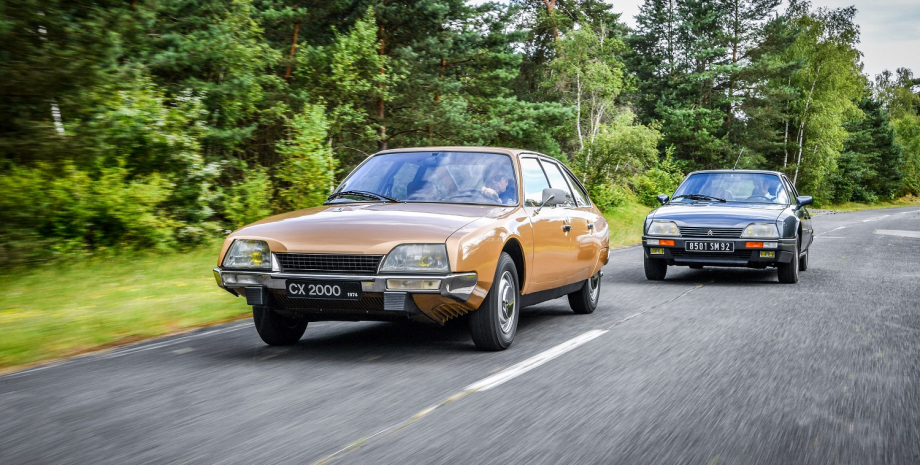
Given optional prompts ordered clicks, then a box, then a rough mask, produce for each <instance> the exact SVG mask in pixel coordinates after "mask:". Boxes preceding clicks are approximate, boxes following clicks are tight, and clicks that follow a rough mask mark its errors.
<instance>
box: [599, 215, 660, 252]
mask: <svg viewBox="0 0 920 465" xmlns="http://www.w3.org/2000/svg"><path fill="white" fill-rule="evenodd" d="M650 211H652V207H648V206H645V205H641V204H626V205H623V206H622V207H617V208H616V209H614V210H612V211H609V212H606V213H604V217H605V218H607V223H609V224H610V248H611V249H615V248H617V247H624V246H627V245H633V244H638V243H639V242H641V241H642V226H643V225H642V223H643V222H644V221H645V217H646V216H647V215H648V212H650Z"/></svg>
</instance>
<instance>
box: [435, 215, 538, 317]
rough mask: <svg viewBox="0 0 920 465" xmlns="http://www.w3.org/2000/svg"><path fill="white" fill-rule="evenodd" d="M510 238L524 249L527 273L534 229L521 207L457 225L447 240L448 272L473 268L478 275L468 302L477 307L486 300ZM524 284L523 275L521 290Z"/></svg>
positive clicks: (531, 252) (468, 270)
mask: <svg viewBox="0 0 920 465" xmlns="http://www.w3.org/2000/svg"><path fill="white" fill-rule="evenodd" d="M497 210H500V209H497ZM512 239H514V240H517V241H518V242H519V243H520V244H521V248H522V249H523V252H524V254H523V255H524V271H525V273H524V274H525V276H526V270H527V269H528V268H529V267H530V266H531V263H532V261H533V228H532V227H531V225H530V221H528V218H527V216H526V215H525V214H523V210H522V209H521V208H515V209H513V210H511V211H510V212H501V213H499V214H497V215H488V216H485V217H483V218H480V219H478V220H476V221H473V222H472V223H470V224H468V225H466V226H464V227H462V228H460V229H459V230H457V231H456V232H454V233H453V234H452V235H451V236H450V237H449V238H448V239H447V250H448V255H449V256H450V269H451V271H453V272H456V273H464V272H470V271H475V272H476V275H477V283H476V288H475V289H474V290H473V293H472V295H470V298H469V300H467V302H466V303H467V304H468V305H470V306H472V307H474V308H478V307H479V305H480V304H481V303H482V301H483V300H484V299H485V296H486V294H487V293H488V292H489V289H491V288H492V281H493V280H494V279H495V270H496V268H497V267H498V258H499V257H500V256H501V252H502V250H503V249H504V247H505V245H506V244H507V243H508V241H510V240H512ZM526 287H527V281H526V278H525V282H524V285H523V286H522V289H521V291H522V292H524V291H525V289H526Z"/></svg>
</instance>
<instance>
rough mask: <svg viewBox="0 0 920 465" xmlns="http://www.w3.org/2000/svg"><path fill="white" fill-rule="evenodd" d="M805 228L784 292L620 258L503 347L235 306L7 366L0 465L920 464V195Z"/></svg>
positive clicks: (456, 331) (423, 330) (410, 328)
mask: <svg viewBox="0 0 920 465" xmlns="http://www.w3.org/2000/svg"><path fill="white" fill-rule="evenodd" d="M814 225H815V234H816V235H817V237H816V238H815V242H814V244H813V246H812V247H813V248H812V254H811V258H810V268H809V269H808V271H804V272H802V273H801V276H800V280H799V283H798V284H795V285H784V284H779V283H778V282H777V279H776V273H775V271H772V270H768V271H758V270H747V269H709V268H706V269H703V270H690V269H688V268H673V267H672V268H670V269H669V274H668V278H667V280H666V281H663V282H655V283H653V282H649V281H646V280H645V277H644V274H643V271H642V251H641V249H640V248H638V247H631V248H626V249H620V250H618V251H615V252H613V253H612V255H611V261H610V264H609V265H607V267H606V268H605V269H604V270H605V273H606V275H605V277H604V279H603V283H602V289H601V292H602V303H601V305H600V307H599V308H598V310H597V311H596V312H595V313H594V314H591V315H575V314H573V313H572V312H571V311H570V310H569V308H568V306H567V302H566V301H565V300H564V299H560V300H555V301H552V302H547V303H544V304H541V305H538V306H535V307H531V308H529V309H527V310H525V312H524V315H523V318H522V319H521V325H520V327H519V329H518V334H517V337H516V339H515V342H514V345H513V346H512V347H511V348H510V349H509V350H507V351H504V352H500V353H482V352H477V351H476V350H475V349H474V348H473V344H472V342H471V340H470V339H469V336H468V333H467V331H466V328H465V327H462V326H458V325H454V326H448V327H446V328H439V327H429V326H423V325H417V324H393V323H317V324H311V325H310V327H309V328H307V333H306V335H305V336H304V338H303V339H302V340H301V342H300V343H299V344H298V345H297V346H294V347H290V348H271V347H267V346H265V345H263V344H262V343H261V341H260V340H259V338H258V336H257V335H256V333H255V329H254V328H253V327H252V324H251V321H242V322H237V323H233V324H230V325H225V326H219V327H215V328H210V329H207V330H202V331H199V332H196V333H192V334H187V335H183V336H177V337H174V338H169V339H163V340H158V341H152V342H148V343H143V344H138V345H133V346H128V347H124V348H121V349H118V350H115V351H112V352H108V353H104V354H97V355H92V356H86V357H81V358H78V359H74V360H72V361H69V362H66V363H63V364H60V365H56V366H51V367H47V368H42V369H33V370H29V371H24V372H19V373H14V374H12V375H7V376H5V377H2V378H0V464H5V465H11V464H32V463H36V464H44V463H49V464H58V463H61V464H109V463H111V464H141V463H170V464H173V463H196V464H197V463H208V464H211V463H221V464H224V463H226V464H236V463H240V464H250V463H259V464H274V463H278V464H311V463H319V462H325V463H336V464H338V463H343V464H344V463H349V464H350V463H356V464H363V463H368V464H384V463H392V464H397V463H398V464H442V463H443V464H478V463H503V464H539V463H553V464H556V463H564V464H573V463H579V464H580V463H598V464H632V463H649V464H661V463H668V464H682V463H688V464H716V463H718V464H726V463H728V464H757V463H768V464H791V463H833V464H850V463H851V464H874V463H880V464H882V463H884V464H917V463H920V357H918V355H920V284H918V282H920V237H909V236H910V235H909V234H907V235H905V234H903V233H900V232H899V231H913V232H914V236H917V234H916V232H918V231H920V208H916V207H914V208H903V209H893V210H875V211H865V212H858V213H846V214H828V215H822V216H818V217H816V218H815V220H814ZM876 232H884V233H885V234H877V233H876ZM899 234H900V235H899ZM214 291H215V292H220V291H219V290H218V289H216V288H215V290H214ZM0 337H2V335H0ZM534 357H536V358H534ZM522 362H524V365H523V366H522V365H520V364H521V363H522ZM490 377H491V378H490ZM480 381H483V382H482V383H480ZM477 383H479V384H477Z"/></svg>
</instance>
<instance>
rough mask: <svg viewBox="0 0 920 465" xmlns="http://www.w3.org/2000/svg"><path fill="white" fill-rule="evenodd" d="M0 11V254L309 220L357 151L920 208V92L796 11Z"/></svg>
mask: <svg viewBox="0 0 920 465" xmlns="http://www.w3.org/2000/svg"><path fill="white" fill-rule="evenodd" d="M614 9H615V6H614V5H611V4H608V3H605V2H602V1H599V0H512V1H508V2H492V3H485V4H481V5H473V4H468V3H467V2H465V1H464V0H327V1H308V0H285V1H280V0H133V1H114V0H80V1H73V0H17V1H6V2H2V3H0V167H2V169H0V194H2V195H0V258H3V259H5V260H6V261H7V262H8V263H11V262H13V263H16V262H29V261H34V260H40V259H46V258H47V257H49V256H60V255H68V256H78V255H81V254H91V253H93V252H94V251H97V250H100V249H106V248H119V247H127V248H135V249H153V250H171V249H174V248H177V247H179V248H181V247H187V246H191V245H194V244H199V243H202V242H205V241H208V240H213V238H214V237H220V236H221V235H222V234H223V233H224V231H226V230H228V229H235V228H237V227H239V226H242V225H244V224H247V223H249V222H252V221H255V220H257V219H260V218H263V217H265V216H267V215H270V214H272V213H278V212H283V211H289V210H294V209H298V208H305V207H309V206H315V205H319V204H321V203H322V202H323V201H324V200H325V198H326V196H327V195H328V194H329V192H330V189H331V188H333V187H334V186H335V185H336V183H337V182H338V181H340V180H341V179H342V178H343V177H344V176H346V175H347V174H348V173H349V171H350V170H351V169H352V168H353V167H354V166H356V165H357V164H358V163H360V162H361V161H362V160H364V159H365V158H366V157H367V156H368V155H370V154H373V153H374V152H376V151H378V150H381V149H387V148H397V147H412V146H434V145H490V146H504V147H515V148H524V149H530V150H535V151H540V152H543V153H546V154H548V155H551V156H554V157H557V158H559V159H562V160H565V161H566V163H567V164H568V165H569V166H570V167H571V168H572V169H573V171H574V172H575V173H576V174H577V176H579V177H580V178H581V179H582V181H583V182H584V183H585V185H586V186H588V187H589V189H590V190H591V193H592V198H593V199H594V201H595V202H596V203H597V204H598V205H599V206H600V207H601V208H602V209H605V210H612V209H616V208H618V207H620V206H622V205H626V204H629V203H636V202H639V203H644V204H647V205H653V204H654V196H655V195H656V194H658V193H664V192H668V191H669V190H673V188H674V187H676V184H677V183H678V182H679V181H680V180H681V179H682V177H683V176H684V175H685V174H686V173H688V172H690V171H693V170H697V169H715V168H732V167H733V166H736V165H737V167H738V168H745V169H770V170H779V171H783V172H785V173H787V174H788V176H789V177H790V179H793V180H794V181H795V184H796V186H797V188H798V190H799V191H800V192H802V193H803V194H808V195H813V196H814V197H815V199H816V204H817V205H819V206H820V205H829V204H833V203H836V202H847V201H854V202H865V203H871V202H876V201H880V200H886V199H895V198H899V197H902V196H906V195H914V196H916V195H918V194H920V94H918V89H920V87H918V86H920V79H918V78H915V77H914V76H913V74H912V72H911V70H909V69H905V68H899V69H896V70H894V71H885V72H883V73H882V74H880V75H878V76H867V75H865V74H864V73H863V70H862V65H861V60H862V56H861V53H860V52H859V51H858V49H857V47H858V44H859V40H860V36H859V25H858V24H856V23H855V22H854V21H855V20H854V18H855V14H856V10H855V9H854V8H852V7H850V8H842V9H827V8H818V7H815V6H814V5H812V4H810V3H809V2H806V1H801V0H792V1H791V2H789V3H784V4H781V3H780V1H779V0H646V1H645V3H644V5H643V6H642V7H641V10H640V14H639V15H638V16H637V18H636V23H637V26H636V27H635V28H630V27H627V26H626V24H625V23H624V22H623V20H622V18H620V17H619V15H618V14H616V13H614V12H613V11H614Z"/></svg>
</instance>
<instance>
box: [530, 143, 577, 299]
mask: <svg viewBox="0 0 920 465" xmlns="http://www.w3.org/2000/svg"><path fill="white" fill-rule="evenodd" d="M521 177H522V178H523V187H524V203H523V205H524V211H525V212H527V214H528V216H529V217H530V223H531V225H532V227H533V250H532V253H533V255H532V260H531V263H533V266H532V268H531V270H529V271H528V274H529V275H530V279H529V280H528V281H529V284H528V286H527V292H528V293H530V292H536V291H542V290H546V289H552V288H554V287H558V286H560V285H562V284H564V283H565V281H566V277H567V276H568V274H569V273H570V266H571V262H572V260H573V259H574V258H575V254H574V253H573V252H572V250H573V247H572V234H571V231H570V229H571V224H570V222H571V219H570V216H571V215H570V212H569V209H568V208H565V207H543V208H540V204H541V203H542V202H543V189H546V188H548V187H550V183H549V181H548V179H547V177H546V173H545V172H544V170H543V167H542V166H541V164H540V162H539V160H537V158H536V157H522V158H521ZM566 226H568V228H567V227H566Z"/></svg>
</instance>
